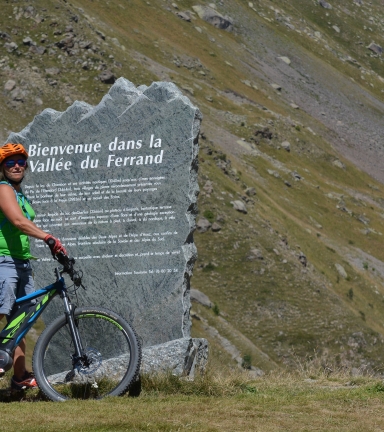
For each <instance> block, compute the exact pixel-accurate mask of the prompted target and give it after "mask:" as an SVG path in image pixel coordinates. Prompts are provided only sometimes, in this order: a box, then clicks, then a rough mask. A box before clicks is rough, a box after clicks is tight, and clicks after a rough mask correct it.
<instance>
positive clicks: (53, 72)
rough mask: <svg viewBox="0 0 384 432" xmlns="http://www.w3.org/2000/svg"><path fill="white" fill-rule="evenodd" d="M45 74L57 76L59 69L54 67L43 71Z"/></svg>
mask: <svg viewBox="0 0 384 432" xmlns="http://www.w3.org/2000/svg"><path fill="white" fill-rule="evenodd" d="M45 73H46V74H48V75H59V73H60V69H59V68H56V67H52V68H48V69H45Z"/></svg>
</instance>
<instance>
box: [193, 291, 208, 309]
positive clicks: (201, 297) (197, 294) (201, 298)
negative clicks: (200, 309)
mask: <svg viewBox="0 0 384 432" xmlns="http://www.w3.org/2000/svg"><path fill="white" fill-rule="evenodd" d="M190 296H191V300H192V301H195V302H197V303H200V304H202V305H203V306H206V307H209V308H211V307H212V306H213V303H212V302H211V300H209V297H208V296H207V295H205V294H204V293H202V292H201V291H199V290H198V289H195V288H191V290H190Z"/></svg>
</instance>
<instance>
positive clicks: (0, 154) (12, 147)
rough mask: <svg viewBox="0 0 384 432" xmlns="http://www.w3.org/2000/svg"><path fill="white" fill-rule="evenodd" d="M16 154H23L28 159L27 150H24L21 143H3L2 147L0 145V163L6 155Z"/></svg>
mask: <svg viewBox="0 0 384 432" xmlns="http://www.w3.org/2000/svg"><path fill="white" fill-rule="evenodd" d="M18 154H19V155H23V156H25V157H26V158H27V159H28V153H27V150H25V148H24V147H23V146H22V145H21V144H12V143H8V144H4V145H3V146H2V147H0V164H1V163H2V162H3V161H4V159H7V157H10V156H14V155H18Z"/></svg>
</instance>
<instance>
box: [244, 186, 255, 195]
mask: <svg viewBox="0 0 384 432" xmlns="http://www.w3.org/2000/svg"><path fill="white" fill-rule="evenodd" d="M245 194H246V195H248V196H249V197H251V196H254V195H256V189H255V188H254V187H249V188H247V189H245Z"/></svg>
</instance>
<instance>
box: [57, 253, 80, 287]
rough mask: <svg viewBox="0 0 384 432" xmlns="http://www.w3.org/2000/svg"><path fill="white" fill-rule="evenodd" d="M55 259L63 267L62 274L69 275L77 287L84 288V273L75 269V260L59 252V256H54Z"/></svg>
mask: <svg viewBox="0 0 384 432" xmlns="http://www.w3.org/2000/svg"><path fill="white" fill-rule="evenodd" d="M54 259H55V260H57V261H58V262H59V263H60V264H61V265H62V266H63V268H62V270H61V271H60V274H62V273H67V274H68V276H69V277H70V278H71V280H72V282H73V283H74V285H75V286H77V287H80V286H81V287H83V288H84V289H85V287H84V285H83V284H82V275H83V274H82V272H81V271H80V272H78V271H76V270H75V269H74V264H75V259H74V258H70V257H69V256H67V255H65V254H64V253H63V252H59V253H58V254H56V255H54Z"/></svg>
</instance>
